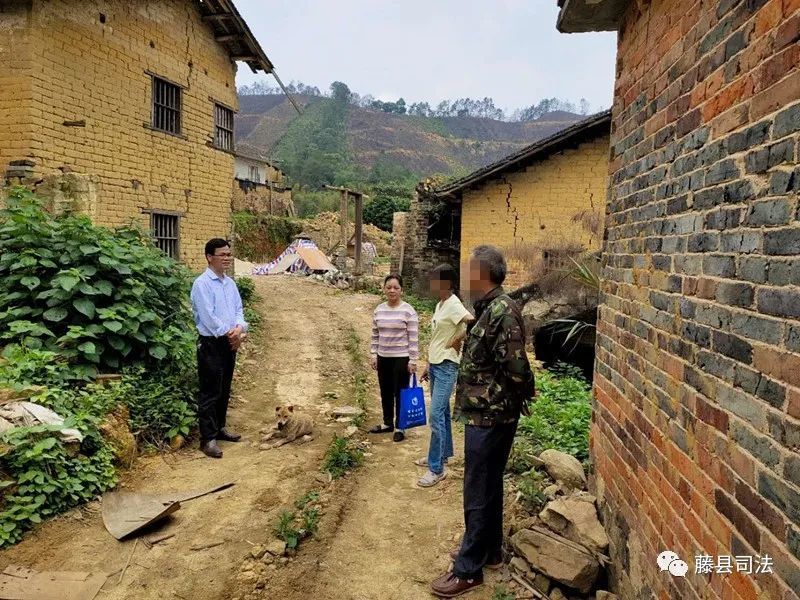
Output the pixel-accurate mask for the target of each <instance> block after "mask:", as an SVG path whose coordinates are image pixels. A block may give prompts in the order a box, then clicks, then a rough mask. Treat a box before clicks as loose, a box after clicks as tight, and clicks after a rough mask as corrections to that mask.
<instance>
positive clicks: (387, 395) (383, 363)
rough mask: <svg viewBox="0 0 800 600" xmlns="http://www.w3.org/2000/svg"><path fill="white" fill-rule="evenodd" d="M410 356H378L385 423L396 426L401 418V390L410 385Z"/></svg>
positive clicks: (379, 381) (379, 382)
mask: <svg viewBox="0 0 800 600" xmlns="http://www.w3.org/2000/svg"><path fill="white" fill-rule="evenodd" d="M409 376H410V375H409V373H408V357H407V356H404V357H401V358H385V357H383V356H379V357H378V384H379V385H380V388H381V407H382V408H383V424H384V425H388V426H389V427H394V426H395V422H396V420H399V418H400V390H402V389H403V388H407V387H408V378H409Z"/></svg>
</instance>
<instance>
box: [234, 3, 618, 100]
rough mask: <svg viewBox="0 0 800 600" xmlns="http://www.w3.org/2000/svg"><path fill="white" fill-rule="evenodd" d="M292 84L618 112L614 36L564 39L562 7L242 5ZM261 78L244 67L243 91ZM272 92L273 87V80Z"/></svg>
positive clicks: (389, 97)
mask: <svg viewBox="0 0 800 600" xmlns="http://www.w3.org/2000/svg"><path fill="white" fill-rule="evenodd" d="M236 6H237V7H238V8H239V11H240V12H241V13H242V15H243V16H244V18H245V19H246V20H247V23H248V25H249V26H250V28H251V29H252V31H253V33H254V34H255V36H256V37H257V38H258V40H259V42H260V43H261V46H262V47H263V48H264V50H265V51H266V53H267V56H269V57H270V60H271V61H272V62H273V64H275V68H276V71H277V73H278V75H279V76H280V77H281V79H283V81H284V83H288V82H289V81H291V80H297V81H302V82H303V83H306V84H308V85H315V86H317V87H319V88H320V89H326V88H327V87H328V86H329V85H330V83H331V82H332V81H336V80H339V81H343V82H345V83H346V84H348V85H349V86H350V89H351V90H353V91H355V92H358V93H359V94H362V95H364V94H372V95H374V96H375V97H377V98H379V99H382V100H396V99H397V98H399V97H401V96H402V97H403V98H405V100H406V102H408V103H410V102H414V101H427V102H430V103H431V104H435V103H438V102H439V101H441V100H444V99H446V98H449V99H455V98H461V97H470V98H483V97H484V96H489V97H492V98H494V100H495V104H496V105H497V106H498V107H501V108H504V109H513V108H517V107H523V106H530V105H531V104H534V103H536V102H538V101H539V100H540V99H542V98H545V97H548V98H549V97H553V96H555V97H559V98H564V99H566V100H572V101H574V102H576V103H577V102H578V100H580V98H586V99H587V100H588V101H589V103H590V105H591V108H592V110H593V111H597V110H601V109H603V108H607V107H609V106H610V105H611V97H612V89H613V81H614V60H615V44H616V41H615V40H616V34H612V33H582V34H572V35H567V34H560V33H558V32H557V31H556V26H555V24H556V16H557V14H558V9H557V7H556V0H493V1H492V2H485V1H481V2H479V1H477V0H405V1H403V2H396V1H391V0H377V1H376V0H273V1H270V2H264V0H237V2H236ZM259 78H264V75H262V74H259V75H254V74H253V73H252V72H251V71H250V69H249V68H248V67H247V66H246V65H243V64H242V65H240V67H239V76H238V79H237V83H238V84H239V85H241V84H246V83H252V82H253V81H255V80H256V79H259ZM269 83H270V85H274V80H273V79H272V78H271V77H269Z"/></svg>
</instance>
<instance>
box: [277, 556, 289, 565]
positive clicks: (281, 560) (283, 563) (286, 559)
mask: <svg viewBox="0 0 800 600" xmlns="http://www.w3.org/2000/svg"><path fill="white" fill-rule="evenodd" d="M278 562H279V563H281V564H282V565H285V564H286V563H288V562H289V559H288V558H286V557H285V556H284V557H283V558H279V559H278Z"/></svg>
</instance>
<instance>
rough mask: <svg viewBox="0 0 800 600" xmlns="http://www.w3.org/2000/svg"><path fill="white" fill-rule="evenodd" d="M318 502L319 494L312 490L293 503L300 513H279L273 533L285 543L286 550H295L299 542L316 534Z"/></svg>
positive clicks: (318, 519)
mask: <svg viewBox="0 0 800 600" xmlns="http://www.w3.org/2000/svg"><path fill="white" fill-rule="evenodd" d="M317 502H319V492H317V491H315V490H312V491H309V492H307V493H306V494H305V495H303V496H302V497H301V498H298V499H297V501H295V507H296V508H297V510H299V511H300V513H299V514H298V513H296V512H292V511H289V510H284V511H281V514H280V515H278V522H277V523H276V524H275V528H274V532H275V535H276V536H277V537H278V539H281V540H283V541H284V542H286V548H287V549H289V550H292V551H294V550H297V548H298V546H299V545H300V542H301V541H302V540H304V539H305V538H307V537H309V536H312V535H314V534H316V533H317V530H318V529H319V521H320V517H321V514H320V510H319V508H318V507H317V506H316V503H317Z"/></svg>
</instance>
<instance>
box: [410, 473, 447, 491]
mask: <svg viewBox="0 0 800 600" xmlns="http://www.w3.org/2000/svg"><path fill="white" fill-rule="evenodd" d="M445 477H447V473H445V472H444V471H442V472H441V473H440V474H439V475H437V474H436V473H434V472H433V471H430V470H429V471H428V472H427V473H425V475H423V476H422V477H420V480H419V481H418V482H417V485H418V486H419V487H424V488H428V487H433V486H434V485H436V484H437V483H439V482H440V481H441V480H442V479H444V478H445Z"/></svg>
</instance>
